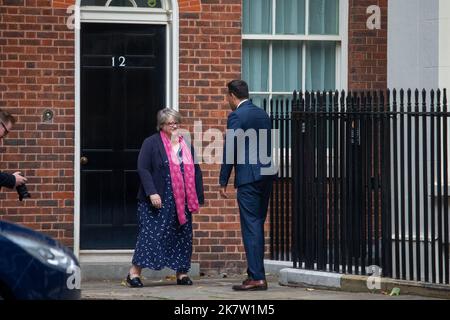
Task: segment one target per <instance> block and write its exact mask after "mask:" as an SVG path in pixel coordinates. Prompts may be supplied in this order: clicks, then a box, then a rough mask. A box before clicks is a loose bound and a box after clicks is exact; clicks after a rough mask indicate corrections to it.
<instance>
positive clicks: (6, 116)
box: [0, 109, 17, 124]
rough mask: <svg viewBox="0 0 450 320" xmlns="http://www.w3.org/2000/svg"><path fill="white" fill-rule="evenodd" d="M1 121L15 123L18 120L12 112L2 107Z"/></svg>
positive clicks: (0, 110)
mask: <svg viewBox="0 0 450 320" xmlns="http://www.w3.org/2000/svg"><path fill="white" fill-rule="evenodd" d="M0 121H2V122H3V123H8V122H11V124H15V123H16V122H17V120H16V118H14V116H13V115H12V114H11V113H9V112H8V111H4V110H2V109H0Z"/></svg>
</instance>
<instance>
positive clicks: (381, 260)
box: [264, 90, 450, 284]
mask: <svg viewBox="0 0 450 320" xmlns="http://www.w3.org/2000/svg"><path fill="white" fill-rule="evenodd" d="M264 107H265V109H266V110H267V111H268V112H269V114H270V115H271V117H272V120H273V123H274V128H275V129H278V130H279V135H278V136H279V146H278V149H279V152H278V153H276V155H278V156H279V168H280V170H279V174H278V180H277V181H276V182H275V185H274V193H273V196H272V199H271V207H270V226H271V228H270V236H271V240H270V249H271V258H272V259H275V260H288V261H293V262H294V267H298V268H306V269H313V270H323V271H332V272H339V273H349V274H361V275H365V274H367V272H368V270H371V271H372V272H373V270H374V266H377V267H379V270H378V272H379V273H380V274H381V275H383V276H386V277H393V278H397V279H408V280H415V281H424V282H432V283H445V284H449V276H450V270H449V262H450V261H449V214H450V212H449V206H448V200H449V192H448V187H449V183H450V182H449V177H448V165H449V157H448V151H449V136H448V125H449V115H450V114H449V113H448V110H447V94H446V91H445V90H444V91H442V92H441V91H439V90H438V91H430V92H429V93H427V92H426V91H422V92H419V91H418V90H416V91H414V92H413V91H411V90H408V91H404V90H400V91H399V92H397V91H395V90H393V91H392V92H391V91H389V90H387V91H382V92H351V93H348V94H347V93H345V92H312V93H310V92H305V93H304V94H302V93H299V94H297V93H294V97H293V99H292V100H287V101H286V100H284V101H276V100H271V101H270V102H269V103H264ZM291 107H292V108H291ZM291 109H292V112H291ZM369 267H370V268H369Z"/></svg>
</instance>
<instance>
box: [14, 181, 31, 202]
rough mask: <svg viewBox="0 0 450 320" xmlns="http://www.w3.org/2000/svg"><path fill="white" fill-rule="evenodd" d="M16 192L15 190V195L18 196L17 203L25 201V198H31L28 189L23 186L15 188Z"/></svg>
mask: <svg viewBox="0 0 450 320" xmlns="http://www.w3.org/2000/svg"><path fill="white" fill-rule="evenodd" d="M16 190H17V193H18V194H19V201H22V200H23V199H26V198H31V195H30V193H29V192H28V189H27V187H26V186H25V185H24V184H23V185H21V186H18V187H17V188H16Z"/></svg>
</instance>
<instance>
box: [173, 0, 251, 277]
mask: <svg viewBox="0 0 450 320" xmlns="http://www.w3.org/2000/svg"><path fill="white" fill-rule="evenodd" d="M201 3H202V7H201V11H200V12H197V13H193V12H182V13H180V110H181V112H182V114H183V115H184V116H185V119H186V123H188V124H192V123H193V122H194V120H198V119H201V120H202V122H203V131H206V130H208V128H220V129H221V130H224V129H225V126H226V118H227V115H228V113H229V111H230V110H229V107H228V105H227V102H226V100H225V94H224V93H225V88H226V84H227V82H229V81H231V80H233V79H237V78H240V76H241V75H240V72H241V22H240V15H241V0H202V1H201ZM202 169H203V175H204V183H205V192H206V199H207V200H206V204H205V206H204V207H203V208H202V209H201V212H200V214H198V215H196V216H194V230H195V231H194V244H195V246H194V256H193V261H196V262H200V266H201V270H202V271H203V272H205V273H217V272H223V271H226V272H241V271H242V270H243V269H244V268H245V267H246V265H245V253H244V250H243V247H242V241H241V234H240V224H239V214H238V210H237V207H236V199H235V191H234V188H233V187H232V186H233V185H232V183H233V182H232V181H231V182H230V186H229V191H230V195H231V196H232V198H230V199H227V200H223V199H221V198H220V197H219V194H218V174H219V170H220V167H219V165H202Z"/></svg>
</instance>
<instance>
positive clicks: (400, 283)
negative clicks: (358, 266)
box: [279, 268, 450, 299]
mask: <svg viewBox="0 0 450 320" xmlns="http://www.w3.org/2000/svg"><path fill="white" fill-rule="evenodd" d="M373 279H374V278H373V277H370V276H356V275H344V274H337V273H331V272H322V271H312V270H302V269H293V268H285V269H282V270H280V274H279V284H280V285H282V286H292V287H312V288H317V289H326V290H339V291H347V292H365V293H378V294H382V293H383V292H388V293H390V292H391V291H392V289H393V288H399V289H400V296H402V295H417V296H423V297H431V298H440V299H450V286H448V285H442V284H430V283H424V282H413V281H405V280H396V279H391V278H379V282H378V283H377V285H378V287H379V288H380V289H373V290H371V289H369V288H368V284H373V282H374V281H373Z"/></svg>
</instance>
